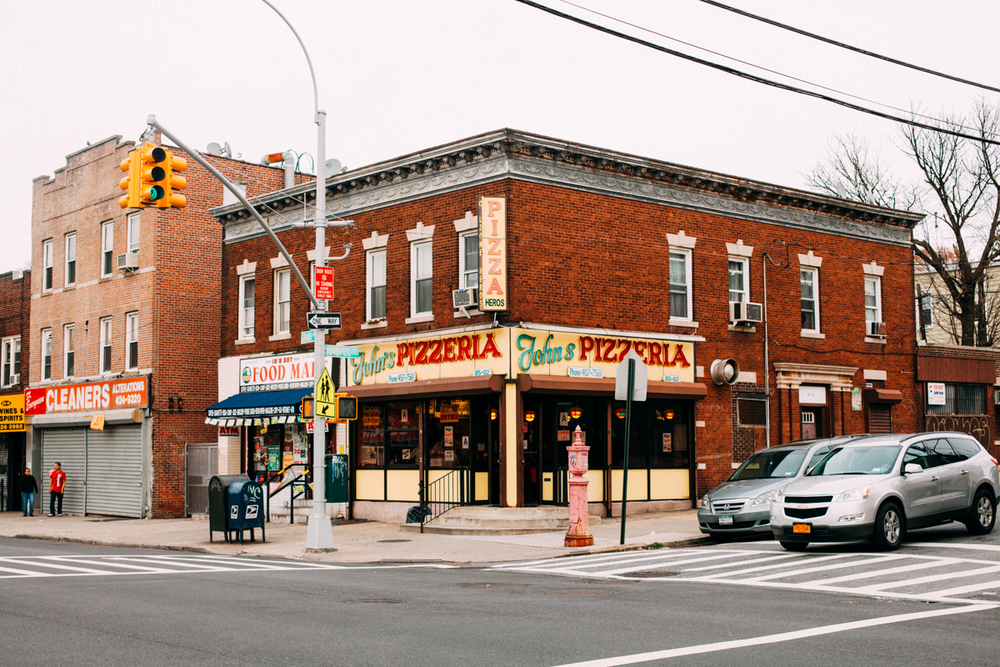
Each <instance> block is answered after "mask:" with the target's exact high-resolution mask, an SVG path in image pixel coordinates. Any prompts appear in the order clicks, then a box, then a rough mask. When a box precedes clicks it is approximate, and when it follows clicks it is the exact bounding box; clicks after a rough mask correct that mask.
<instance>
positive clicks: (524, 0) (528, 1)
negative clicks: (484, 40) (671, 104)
mask: <svg viewBox="0 0 1000 667" xmlns="http://www.w3.org/2000/svg"><path fill="white" fill-rule="evenodd" d="M515 2H519V3H521V4H523V5H527V6H529V7H534V8H535V9H538V10H540V11H543V12H547V13H549V14H552V15H553V16H557V17H559V18H562V19H565V20H567V21H572V22H573V23H578V24H580V25H582V26H585V27H588V28H591V29H593V30H597V31H598V32H603V33H605V34H608V35H611V36H612V37H617V38H619V39H623V40H626V41H629V42H634V43H635V44H639V45H640V46H645V47H647V48H650V49H653V50H655V51H660V52H661V53H666V54H668V55H672V56H675V57H677V58H681V59H683V60H688V61H691V62H693V63H696V64H699V65H703V66H705V67H709V68H711V69H715V70H718V71H720V72H724V73H726V74H730V75H733V76H737V77H740V78H743V79H746V80H748V81H753V82H754V83H760V84H763V85H766V86H771V87H773V88H778V89H780V90H784V91H787V92H791V93H796V94H798V95H804V96H807V97H814V98H816V99H819V100H823V101H825V102H830V103H831V104H836V105H839V106H842V107H845V108H847V109H851V110H852V111H858V112H860V113H864V114H868V115H871V116H875V117H878V118H882V119H885V120H891V121H893V122H896V123H901V124H903V125H909V126H911V127H918V128H920V129H923V130H929V131H931V132H938V133H941V134H947V135H950V136H954V137H958V138H961V139H969V140H970V141H976V142H981V143H986V144H990V145H993V146H1000V140H997V139H989V138H987V137H983V136H979V135H974V134H969V133H966V132H960V131H958V130H953V129H950V128H948V127H942V126H939V125H931V124H928V123H922V122H919V121H916V120H913V119H910V118H904V117H901V116H896V115H893V114H890V113H885V112H882V111H878V110H875V109H869V108H866V107H863V106H860V105H858V104H854V103H852V102H847V101H845V100H841V99H837V98H836V97H831V96H829V95H824V94H822V93H819V92H816V91H812V90H806V89H804V88H798V87H796V86H791V85H789V84H785V83H781V82H779V81H772V80H771V79H766V78H764V77H761V76H757V75H755V74H751V73H749V72H744V71H742V70H738V69H735V68H733V67H728V66H726V65H722V64H719V63H715V62H712V61H710V60H705V59H703V58H698V57H697V56H693V55H691V54H688V53H684V52H682V51H677V50H674V49H670V48H667V47H665V46H661V45H660V44H655V43H653V42H650V41H647V40H645V39H641V38H639V37H635V36H633V35H629V34H626V33H623V32H620V31H618V30H614V29H613V28H609V27H607V26H603V25H601V24H599V23H594V22H592V21H588V20H586V19H583V18H580V17H578V16H573V15H572V14H567V13H566V12H562V11H559V10H558V9H555V8H553V7H549V6H547V5H543V4H541V3H539V2H535V1H534V0H515Z"/></svg>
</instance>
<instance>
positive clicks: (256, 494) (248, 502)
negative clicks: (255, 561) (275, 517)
mask: <svg viewBox="0 0 1000 667" xmlns="http://www.w3.org/2000/svg"><path fill="white" fill-rule="evenodd" d="M227 505H228V507H227V512H228V519H229V530H236V531H239V534H240V544H243V531H244V530H249V531H250V541H251V542H252V541H254V533H253V531H254V528H260V536H261V540H262V541H264V542H266V541H267V539H266V538H265V535H264V488H263V487H262V486H261V485H260V484H258V483H257V482H251V481H240V482H233V484H231V485H230V486H229V502H228V504H227Z"/></svg>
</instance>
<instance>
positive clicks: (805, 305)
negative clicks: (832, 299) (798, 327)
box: [799, 268, 819, 333]
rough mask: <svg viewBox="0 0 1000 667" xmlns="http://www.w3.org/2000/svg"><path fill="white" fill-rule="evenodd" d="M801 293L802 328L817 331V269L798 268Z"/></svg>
mask: <svg viewBox="0 0 1000 667" xmlns="http://www.w3.org/2000/svg"><path fill="white" fill-rule="evenodd" d="M799 285H800V294H801V301H800V303H801V311H802V330H803V331H808V332H812V333H818V332H819V271H818V270H816V269H811V268H808V269H807V268H801V269H799Z"/></svg>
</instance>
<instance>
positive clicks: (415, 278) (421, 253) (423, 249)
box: [410, 241, 434, 317]
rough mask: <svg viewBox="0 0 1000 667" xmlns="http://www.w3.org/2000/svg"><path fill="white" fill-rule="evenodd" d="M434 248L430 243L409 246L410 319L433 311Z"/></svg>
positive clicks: (424, 242)
mask: <svg viewBox="0 0 1000 667" xmlns="http://www.w3.org/2000/svg"><path fill="white" fill-rule="evenodd" d="M433 251H434V246H433V245H432V243H431V242H430V241H422V242H420V243H411V244H410V317H415V316H417V315H428V314H430V313H431V311H432V310H433V307H432V296H433V289H432V288H433V286H434V262H433V257H432V255H433Z"/></svg>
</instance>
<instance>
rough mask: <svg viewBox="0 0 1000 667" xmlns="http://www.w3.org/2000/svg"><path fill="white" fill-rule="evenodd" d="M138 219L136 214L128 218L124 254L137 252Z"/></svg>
mask: <svg viewBox="0 0 1000 667" xmlns="http://www.w3.org/2000/svg"><path fill="white" fill-rule="evenodd" d="M139 218H140V216H139V214H138V213H133V214H132V215H130V216H129V217H128V241H127V245H126V246H125V252H139Z"/></svg>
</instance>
